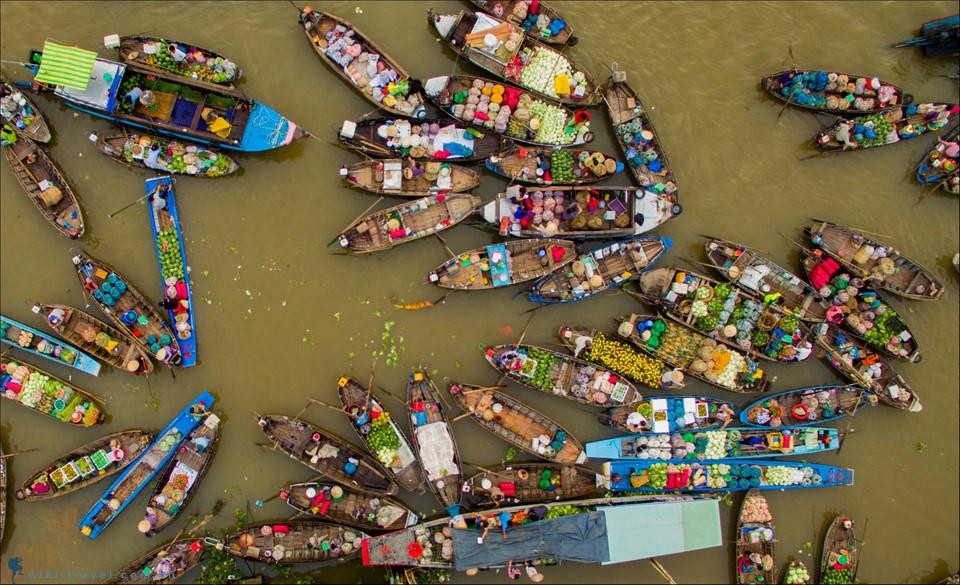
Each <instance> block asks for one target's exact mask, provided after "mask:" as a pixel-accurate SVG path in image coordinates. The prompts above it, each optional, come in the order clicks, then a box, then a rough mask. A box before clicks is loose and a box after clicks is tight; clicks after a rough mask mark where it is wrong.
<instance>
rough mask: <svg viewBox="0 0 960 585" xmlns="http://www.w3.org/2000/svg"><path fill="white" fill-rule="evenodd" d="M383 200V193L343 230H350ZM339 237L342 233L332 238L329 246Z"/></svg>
mask: <svg viewBox="0 0 960 585" xmlns="http://www.w3.org/2000/svg"><path fill="white" fill-rule="evenodd" d="M381 201H383V195H381V196H380V197H378V198H377V200H376V201H374V202H373V204H372V205H370V207H368V208H366V209H364V210H363V213H361V214H360V215H358V216H357V218H356V219H354V220H353V221H351V222H350V225H348V226H347V229H345V230H343V231H344V232H346V231H347V230H349V229H350V228H352V227H353V226H354V225H356V223H357V222H358V221H360V220H361V219H362V218H363V216H365V215H366V214H367V213H368V212H369V211H370V210H371V209H373V208H374V207H376V206H377V204H378V203H380V202H381ZM339 239H340V234H337V237H335V238H333V239H332V240H330V243H328V244H327V246H331V245H333V243H334V242H336V241H337V240H339Z"/></svg>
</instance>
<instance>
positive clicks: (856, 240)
mask: <svg viewBox="0 0 960 585" xmlns="http://www.w3.org/2000/svg"><path fill="white" fill-rule="evenodd" d="M814 222H815V223H814V224H813V225H810V226H807V227H805V228H804V232H805V233H806V234H807V236H808V237H809V238H810V241H811V242H812V243H813V245H815V246H817V247H818V248H820V249H821V250H823V251H824V252H826V253H827V254H829V255H830V256H832V257H833V259H834V260H836V261H837V262H839V263H840V264H842V265H843V266H844V268H846V269H847V270H849V271H850V272H851V273H852V274H853V275H854V276H859V277H860V278H864V279H868V280H871V281H874V282H876V283H878V286H880V288H882V289H883V290H885V291H889V292H892V293H894V294H897V295H900V296H902V297H907V298H908V299H916V300H929V299H938V298H940V295H942V294H943V283H942V282H940V280H939V279H938V278H937V277H936V276H935V275H934V273H933V271H932V270H929V269H928V268H925V267H923V266H921V265H920V264H919V263H917V262H914V261H913V260H911V259H909V258H907V257H906V256H904V255H902V254H900V252H898V251H897V250H896V249H894V248H893V247H892V246H889V245H886V244H883V243H880V242H879V241H877V240H874V239H872V238H869V237H867V236H866V235H865V234H864V233H863V232H860V231H859V230H856V229H854V228H847V227H843V226H840V225H837V224H834V223H830V222H826V221H822V220H819V219H817V220H814ZM874 256H876V257H874ZM884 258H887V259H888V260H884Z"/></svg>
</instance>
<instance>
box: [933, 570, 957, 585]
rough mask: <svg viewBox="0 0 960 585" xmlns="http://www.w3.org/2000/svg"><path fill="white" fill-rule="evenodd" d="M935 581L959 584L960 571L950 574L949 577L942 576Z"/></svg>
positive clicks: (946, 584)
mask: <svg viewBox="0 0 960 585" xmlns="http://www.w3.org/2000/svg"><path fill="white" fill-rule="evenodd" d="M937 583H942V584H943V585H958V584H960V571H957V572H956V573H954V574H952V575H950V576H949V577H944V578H943V579H941V580H939V581H937Z"/></svg>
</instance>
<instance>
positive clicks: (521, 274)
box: [427, 238, 577, 290]
mask: <svg viewBox="0 0 960 585" xmlns="http://www.w3.org/2000/svg"><path fill="white" fill-rule="evenodd" d="M576 253H577V248H576V246H575V245H574V243H573V242H571V241H569V240H559V239H554V238H542V239H539V238H538V239H530V240H508V241H506V242H503V243H500V244H491V245H489V246H484V247H482V248H476V249H474V250H470V251H468V252H463V253H462V254H459V255H457V256H454V257H453V258H450V259H449V260H447V261H446V262H444V263H443V264H441V265H440V266H438V267H437V268H436V270H433V271H432V272H430V273H429V274H428V275H427V279H428V280H429V281H430V282H431V283H433V284H435V285H437V286H439V287H442V288H452V289H455V290H458V289H462V290H482V289H493V288H501V287H504V286H510V285H512V284H522V283H524V282H529V281H531V280H535V279H537V278H540V277H543V276H546V275H547V274H550V273H551V272H553V271H554V270H558V269H560V268H562V267H564V266H566V265H567V264H569V263H570V262H573V260H574V258H576Z"/></svg>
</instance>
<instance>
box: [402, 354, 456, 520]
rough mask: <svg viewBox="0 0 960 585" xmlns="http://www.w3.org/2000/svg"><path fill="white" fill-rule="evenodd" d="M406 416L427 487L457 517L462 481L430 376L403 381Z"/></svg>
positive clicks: (415, 374)
mask: <svg viewBox="0 0 960 585" xmlns="http://www.w3.org/2000/svg"><path fill="white" fill-rule="evenodd" d="M407 412H408V415H409V417H410V429H411V430H412V433H411V442H412V443H413V451H414V453H415V454H416V456H417V461H418V462H419V463H420V470H421V471H422V472H423V476H424V477H425V478H426V480H427V485H429V486H430V490H431V491H432V492H433V495H434V496H435V497H436V498H437V501H438V502H440V503H441V504H443V507H444V508H445V509H446V511H447V513H448V514H450V515H451V516H456V515H457V514H459V513H460V495H461V493H462V492H461V489H460V483H461V481H462V479H463V472H462V466H461V464H460V451H459V450H458V449H457V438H456V436H455V435H454V434H453V428H451V426H450V423H449V422H448V421H447V416H446V413H445V412H444V403H443V401H442V400H441V398H440V391H439V390H437V387H436V385H434V383H433V380H431V379H430V376H429V375H428V374H427V373H426V372H424V371H422V370H417V371H414V372H411V373H410V377H409V379H408V380H407Z"/></svg>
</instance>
